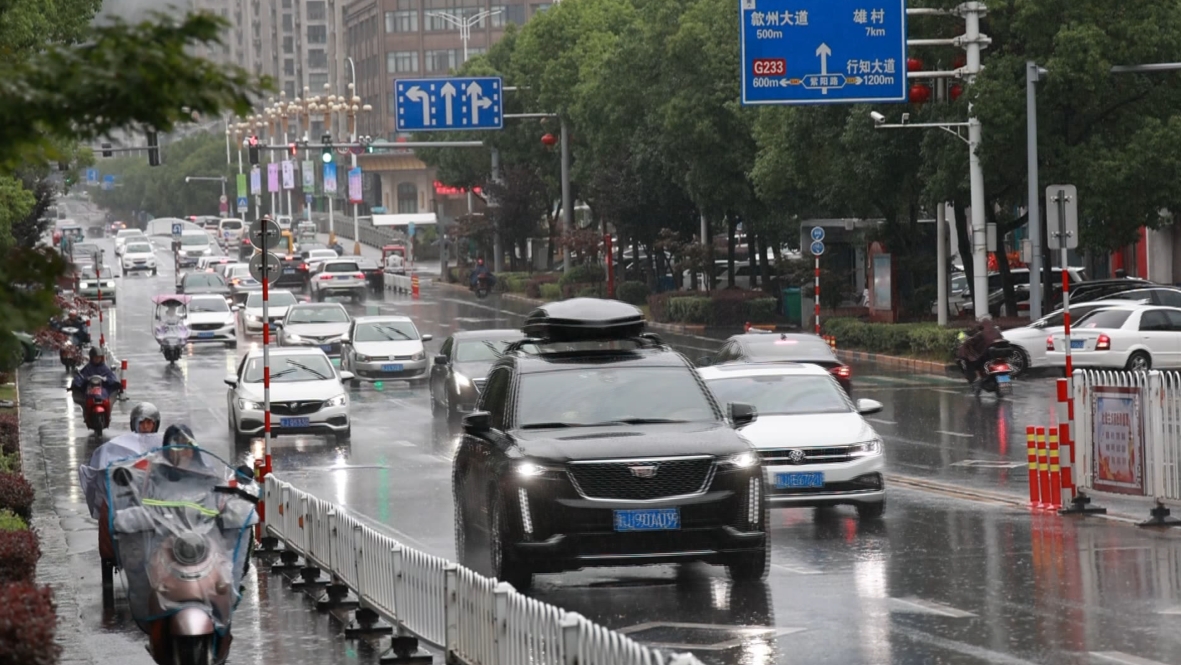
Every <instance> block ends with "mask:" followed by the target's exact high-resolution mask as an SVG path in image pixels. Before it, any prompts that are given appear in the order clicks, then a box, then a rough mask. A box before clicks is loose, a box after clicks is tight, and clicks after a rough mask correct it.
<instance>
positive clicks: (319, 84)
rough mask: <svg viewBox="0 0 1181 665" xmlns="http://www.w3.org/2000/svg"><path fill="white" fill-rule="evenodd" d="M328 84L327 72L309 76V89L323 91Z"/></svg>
mask: <svg viewBox="0 0 1181 665" xmlns="http://www.w3.org/2000/svg"><path fill="white" fill-rule="evenodd" d="M326 83H328V74H327V72H323V73H317V74H308V87H309V88H311V89H312V90H323V89H324V84H326Z"/></svg>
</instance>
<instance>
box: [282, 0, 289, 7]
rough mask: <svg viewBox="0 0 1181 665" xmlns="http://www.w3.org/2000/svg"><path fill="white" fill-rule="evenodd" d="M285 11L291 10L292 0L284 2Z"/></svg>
mask: <svg viewBox="0 0 1181 665" xmlns="http://www.w3.org/2000/svg"><path fill="white" fill-rule="evenodd" d="M283 9H291V0H283Z"/></svg>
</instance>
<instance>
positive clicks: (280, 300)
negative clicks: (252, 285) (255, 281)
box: [235, 289, 299, 333]
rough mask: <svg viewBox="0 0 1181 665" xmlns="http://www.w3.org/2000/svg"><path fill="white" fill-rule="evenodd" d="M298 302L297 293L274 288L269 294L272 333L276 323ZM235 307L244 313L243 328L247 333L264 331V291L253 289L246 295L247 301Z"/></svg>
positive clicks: (268, 309) (268, 311) (269, 315)
mask: <svg viewBox="0 0 1181 665" xmlns="http://www.w3.org/2000/svg"><path fill="white" fill-rule="evenodd" d="M298 302H299V301H298V300H296V299H295V294H293V293H292V292H290V291H287V290H285V289H274V290H272V291H271V292H270V293H268V294H267V318H268V319H269V320H270V322H271V324H272V327H271V332H272V333H274V331H275V330H276V329H275V328H274V324H275V323H277V322H279V321H282V320H283V319H284V317H286V316H287V310H289V309H291V306H292V305H294V304H296V303H298ZM235 308H236V309H238V310H240V311H241V313H242V329H243V330H245V331H246V332H247V333H254V332H257V333H262V291H251V292H250V293H249V294H248V295H247V296H246V302H245V303H243V304H241V305H236V306H235Z"/></svg>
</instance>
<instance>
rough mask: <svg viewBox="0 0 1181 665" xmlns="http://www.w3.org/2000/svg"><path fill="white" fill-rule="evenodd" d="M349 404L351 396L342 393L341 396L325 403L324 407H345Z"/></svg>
mask: <svg viewBox="0 0 1181 665" xmlns="http://www.w3.org/2000/svg"><path fill="white" fill-rule="evenodd" d="M348 403H349V396H348V395H346V394H344V393H341V394H340V395H337V396H336V397H333V398H332V399H330V400H328V401H327V402H324V406H345V405H346V404H348Z"/></svg>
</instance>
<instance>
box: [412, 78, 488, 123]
mask: <svg viewBox="0 0 1181 665" xmlns="http://www.w3.org/2000/svg"><path fill="white" fill-rule="evenodd" d="M503 90H504V84H503V82H502V81H501V79H500V77H495V76H483V77H477V78H442V79H396V80H395V81H394V99H395V102H396V108H395V110H394V113H395V114H396V116H397V119H398V121H397V125H398V131H400V132H420V131H449V130H455V129H502V128H503V127H504V114H503V113H502V111H501V109H502V108H503V106H502V103H503V97H504V95H503V94H502V93H503Z"/></svg>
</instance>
